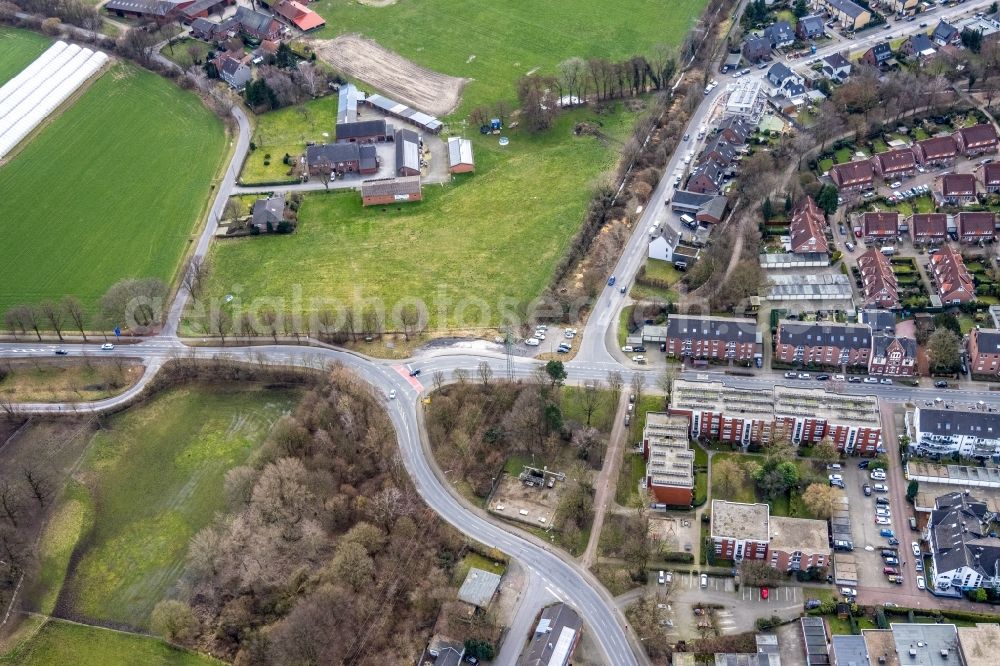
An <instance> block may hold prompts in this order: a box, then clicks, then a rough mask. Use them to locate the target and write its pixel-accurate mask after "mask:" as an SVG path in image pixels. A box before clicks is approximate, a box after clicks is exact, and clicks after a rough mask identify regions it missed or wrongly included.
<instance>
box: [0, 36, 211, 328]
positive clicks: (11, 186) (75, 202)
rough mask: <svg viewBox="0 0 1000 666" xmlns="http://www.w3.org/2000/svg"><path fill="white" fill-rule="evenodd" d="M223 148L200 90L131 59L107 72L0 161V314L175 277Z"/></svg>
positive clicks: (87, 299) (90, 298)
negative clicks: (123, 283) (0, 227)
mask: <svg viewBox="0 0 1000 666" xmlns="http://www.w3.org/2000/svg"><path fill="white" fill-rule="evenodd" d="M0 56H2V54H0ZM2 60H3V58H2V57H0V62H2ZM224 143H225V134H224V132H223V128H222V123H221V121H220V120H219V119H218V118H217V117H216V116H215V115H213V114H212V113H210V112H209V111H208V110H207V109H206V108H205V107H204V106H202V104H201V102H200V101H199V99H198V98H197V97H196V96H194V95H193V94H191V93H188V92H184V91H182V90H180V89H179V88H178V87H177V86H175V85H174V84H173V83H171V82H169V81H166V80H164V79H163V78H161V77H159V76H157V75H155V74H152V73H150V72H147V71H145V70H140V69H139V68H137V67H135V66H133V65H129V64H124V63H121V64H118V65H116V66H115V67H114V68H113V69H112V70H111V71H109V72H107V73H105V74H104V75H103V76H102V77H101V78H100V79H98V80H97V81H95V82H94V83H93V84H92V85H91V87H90V89H89V90H88V91H87V92H86V93H85V94H84V95H83V96H82V97H81V98H80V99H79V101H77V102H76V103H75V104H73V105H72V106H71V107H70V108H69V109H67V110H66V111H65V112H64V113H63V114H62V115H61V116H60V117H59V118H57V119H55V120H54V121H53V122H52V124H51V125H50V126H48V127H47V128H45V129H44V130H43V131H42V132H41V133H40V134H39V135H38V136H36V137H35V138H34V139H33V140H32V141H31V142H30V143H29V144H28V145H27V146H26V147H25V148H24V150H23V151H22V152H21V153H20V155H18V156H17V157H15V158H14V159H13V160H12V161H11V162H10V163H9V164H7V165H6V166H4V167H2V168H0V192H3V193H4V203H5V205H4V222H5V224H4V239H3V243H0V266H3V274H4V279H3V282H2V284H0V311H3V310H6V309H7V308H9V307H10V306H12V305H14V304H17V303H22V302H38V301H41V300H43V299H46V298H54V299H57V300H58V299H59V298H61V297H62V296H64V295H66V294H73V295H76V296H78V297H79V298H80V299H81V300H82V301H83V302H84V304H85V305H86V306H87V307H93V306H94V305H95V304H96V303H97V301H98V300H99V299H100V297H101V295H102V294H103V293H104V292H105V291H106V290H107V288H108V287H109V286H111V285H112V284H113V283H115V282H117V281H118V280H119V279H121V278H123V277H128V276H138V277H152V276H155V277H160V278H163V279H165V280H168V281H169V280H172V279H173V277H174V275H175V273H176V270H177V267H178V263H179V261H180V258H181V256H182V254H183V252H184V251H185V250H186V248H187V244H188V241H189V240H191V238H192V234H193V232H194V231H195V229H196V226H197V222H198V219H199V217H200V215H201V213H202V210H203V209H204V208H205V202H206V200H207V197H208V194H209V192H210V187H211V182H212V178H213V176H214V175H215V174H216V172H217V170H218V167H219V164H220V162H221V158H222V156H223V148H224Z"/></svg>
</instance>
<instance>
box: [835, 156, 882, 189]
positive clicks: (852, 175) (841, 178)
mask: <svg viewBox="0 0 1000 666" xmlns="http://www.w3.org/2000/svg"><path fill="white" fill-rule="evenodd" d="M830 177H831V178H833V182H834V183H836V184H837V185H842V186H850V185H855V184H857V183H864V182H866V181H870V180H872V179H873V178H874V177H875V168H874V167H873V166H872V163H871V162H869V161H868V160H860V161H858V162H845V163H844V164H835V165H834V166H833V167H832V168H831V169H830Z"/></svg>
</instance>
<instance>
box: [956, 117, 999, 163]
mask: <svg viewBox="0 0 1000 666" xmlns="http://www.w3.org/2000/svg"><path fill="white" fill-rule="evenodd" d="M954 137H955V142H956V143H957V144H958V149H959V150H960V151H962V154H963V155H965V156H966V157H972V156H974V155H983V154H985V153H995V152H997V130H996V128H995V127H993V125H992V124H990V123H983V124H981V125H973V126H972V127H963V128H962V129H960V130H958V131H957V132H955V134H954Z"/></svg>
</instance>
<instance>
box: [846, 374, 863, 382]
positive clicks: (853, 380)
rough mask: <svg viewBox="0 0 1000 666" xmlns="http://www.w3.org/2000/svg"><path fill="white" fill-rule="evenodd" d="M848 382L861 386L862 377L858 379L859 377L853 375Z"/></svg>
mask: <svg viewBox="0 0 1000 666" xmlns="http://www.w3.org/2000/svg"><path fill="white" fill-rule="evenodd" d="M847 382H848V383H849V384H860V383H861V377H857V376H853V375H852V376H851V377H848V378H847Z"/></svg>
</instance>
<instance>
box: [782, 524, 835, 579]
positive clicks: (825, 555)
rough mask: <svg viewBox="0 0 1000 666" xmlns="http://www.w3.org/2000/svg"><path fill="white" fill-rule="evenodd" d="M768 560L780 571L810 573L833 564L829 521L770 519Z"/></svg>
mask: <svg viewBox="0 0 1000 666" xmlns="http://www.w3.org/2000/svg"><path fill="white" fill-rule="evenodd" d="M769 522H770V529H771V539H770V543H769V544H768V561H769V562H770V564H771V566H772V567H774V568H775V569H778V570H779V571H806V570H808V569H813V568H816V567H825V566H826V565H827V564H829V561H830V540H829V534H828V532H827V529H828V527H827V524H826V521H825V520H810V519H807V518H785V517H783V516H771V517H770V521H769Z"/></svg>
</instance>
